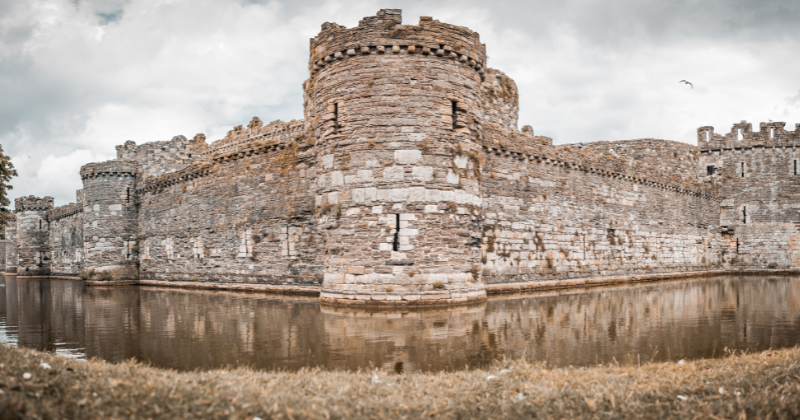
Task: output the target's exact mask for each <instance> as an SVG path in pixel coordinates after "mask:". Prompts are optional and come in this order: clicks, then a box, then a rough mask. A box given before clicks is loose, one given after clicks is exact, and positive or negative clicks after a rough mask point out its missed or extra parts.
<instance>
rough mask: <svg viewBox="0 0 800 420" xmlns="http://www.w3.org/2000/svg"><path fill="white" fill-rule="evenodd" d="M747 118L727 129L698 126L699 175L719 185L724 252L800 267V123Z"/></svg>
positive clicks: (728, 256) (752, 261)
mask: <svg viewBox="0 0 800 420" xmlns="http://www.w3.org/2000/svg"><path fill="white" fill-rule="evenodd" d="M785 125H786V123H784V122H769V123H761V124H760V126H759V130H758V131H753V125H752V124H750V123H748V122H747V121H742V122H740V123H738V124H734V125H733V127H732V128H731V131H730V132H729V133H727V134H725V135H720V134H716V133H714V127H711V126H705V127H700V128H698V129H697V145H698V148H699V151H700V159H699V165H700V167H699V168H698V169H699V176H700V177H701V179H702V180H703V181H704V182H706V183H711V184H716V185H719V188H720V195H721V196H722V197H723V198H724V199H723V200H722V201H721V203H720V209H719V214H720V219H719V224H720V228H721V232H720V234H721V235H722V238H723V239H724V242H723V243H724V244H725V248H724V250H723V258H724V259H725V260H726V261H728V262H730V263H731V264H734V265H738V266H744V267H765V268H766V267H768V268H778V267H780V268H795V267H800V212H798V209H797V207H798V206H797V202H798V200H799V199H800V124H797V125H796V126H795V129H794V131H787V130H785V129H784V126H785Z"/></svg>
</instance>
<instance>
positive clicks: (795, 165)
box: [794, 159, 797, 175]
mask: <svg viewBox="0 0 800 420" xmlns="http://www.w3.org/2000/svg"><path fill="white" fill-rule="evenodd" d="M794 174H795V175H797V159H795V160H794Z"/></svg>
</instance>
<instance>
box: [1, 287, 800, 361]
mask: <svg viewBox="0 0 800 420" xmlns="http://www.w3.org/2000/svg"><path fill="white" fill-rule="evenodd" d="M0 342H3V343H6V344H10V345H17V346H22V347H30V348H34V349H39V350H46V351H53V352H56V353H59V354H63V355H65V356H68V357H80V358H90V357H97V358H100V359H105V360H107V361H111V362H119V361H123V360H126V359H130V358H135V359H137V360H140V361H144V362H147V363H150V364H152V365H154V366H160V367H169V368H175V369H180V370H191V369H209V368H215V367H223V366H228V365H231V366H236V365H247V366H252V367H256V368H260V369H285V370H294V369H299V368H301V367H313V366H319V367H325V368H329V369H358V368H369V367H371V366H374V367H380V368H384V369H387V370H394V371H404V372H409V371H418V370H424V371H436V370H453V369H462V368H465V367H469V368H473V367H482V366H487V365H490V364H491V363H492V361H493V360H496V359H502V358H510V359H519V358H526V359H528V360H533V361H546V362H548V363H550V364H553V365H557V366H564V365H576V366H579V365H592V364H596V363H608V362H613V361H614V360H617V361H620V362H623V363H624V362H626V361H637V360H641V361H646V360H667V359H671V360H677V359H695V358H705V357H715V356H720V355H722V354H724V349H725V348H728V349H739V350H744V349H749V350H752V351H757V350H763V349H768V348H779V347H791V346H795V345H799V344H800V278H788V277H718V278H709V279H698V280H689V281H680V282H660V283H651V284H646V285H633V286H623V287H612V288H594V289H585V290H573V291H568V292H551V293H538V294H527V295H517V296H507V297H501V298H493V299H490V300H489V301H488V302H487V303H486V304H482V305H479V306H471V307H456V308H446V309H430V310H392V311H388V310H383V311H382V310H373V311H369V310H365V309H352V308H328V307H320V306H319V304H318V303H317V300H316V299H314V298H287V297H277V296H271V295H263V294H253V293H232V292H221V291H196V290H180V289H167V288H155V287H139V286H131V287H108V288H105V287H84V286H83V285H82V283H81V282H79V281H72V280H54V279H53V280H51V279H26V278H19V279H18V278H16V277H0Z"/></svg>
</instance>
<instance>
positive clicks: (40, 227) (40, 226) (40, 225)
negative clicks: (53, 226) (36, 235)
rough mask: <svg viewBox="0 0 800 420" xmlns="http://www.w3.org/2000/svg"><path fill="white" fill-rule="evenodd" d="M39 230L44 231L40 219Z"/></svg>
mask: <svg viewBox="0 0 800 420" xmlns="http://www.w3.org/2000/svg"><path fill="white" fill-rule="evenodd" d="M39 230H42V219H39Z"/></svg>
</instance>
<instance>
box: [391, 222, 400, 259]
mask: <svg viewBox="0 0 800 420" xmlns="http://www.w3.org/2000/svg"><path fill="white" fill-rule="evenodd" d="M399 250H400V214H395V215H394V241H392V251H399Z"/></svg>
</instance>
